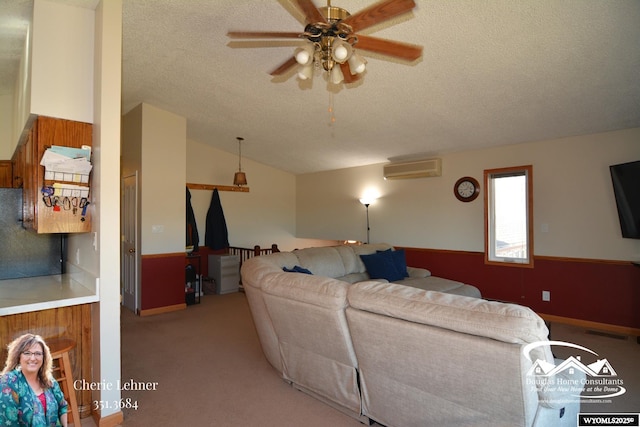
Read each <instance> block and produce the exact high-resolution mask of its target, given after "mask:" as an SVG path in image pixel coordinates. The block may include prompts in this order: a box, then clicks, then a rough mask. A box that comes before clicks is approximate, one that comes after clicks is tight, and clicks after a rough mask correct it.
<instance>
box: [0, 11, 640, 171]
mask: <svg viewBox="0 0 640 427" xmlns="http://www.w3.org/2000/svg"><path fill="white" fill-rule="evenodd" d="M313 1H314V3H315V4H316V6H325V5H326V3H324V2H322V1H321V0H313ZM64 2H65V3H71V4H74V5H79V4H84V5H85V6H86V5H87V4H95V1H94V0H86V1H83V0H64ZM374 2H375V0H333V2H332V5H333V6H339V7H342V8H344V9H347V10H348V11H349V12H351V13H355V12H357V11H359V10H361V9H364V8H365V7H367V6H370V5H371V4H373V3H374ZM25 3H30V2H29V1H28V0H2V11H0V27H1V26H2V23H3V22H4V20H3V19H4V17H6V15H7V14H10V13H15V11H17V10H18V9H20V7H18V6H20V5H22V6H24V4H25ZM416 3H417V7H416V8H415V9H414V10H413V12H411V13H409V14H407V15H404V16H401V17H398V18H395V19H393V20H391V21H388V22H385V23H383V24H379V25H377V26H374V27H371V28H368V29H367V30H365V31H363V32H362V33H363V34H366V35H372V36H375V37H380V38H388V39H392V40H397V41H403V42H407V43H412V44H418V45H422V46H423V47H424V51H423V55H422V57H421V58H420V59H418V60H417V61H414V62H410V63H407V62H403V61H399V60H390V59H389V58H387V57H384V56H382V55H379V54H369V53H365V52H359V53H363V54H364V56H365V57H366V59H367V61H368V64H367V71H366V72H365V74H364V77H363V78H362V79H361V80H360V81H358V82H357V83H352V84H348V85H343V86H341V87H340V88H339V89H337V90H336V89H335V88H334V89H332V88H330V87H329V86H328V84H327V82H326V81H325V79H324V76H322V75H320V74H318V75H316V76H315V77H314V78H313V80H312V81H304V82H301V81H299V80H297V78H296V76H295V71H294V70H292V71H291V72H290V73H288V74H286V75H284V76H281V77H276V78H274V77H271V76H270V75H269V72H270V71H272V70H273V69H274V68H276V67H277V66H279V65H280V64H281V63H282V62H284V61H285V60H286V59H287V58H289V57H291V56H292V54H293V51H294V49H295V47H296V46H298V45H300V44H301V43H302V42H301V41H298V40H295V39H294V40H284V41H283V40H277V41H269V40H258V41H239V40H232V39H229V38H228V37H227V35H226V34H227V32H228V31H230V30H251V31H302V30H303V28H304V16H303V14H302V12H300V11H299V10H298V8H297V7H296V5H295V2H294V1H290V0H189V1H185V0H153V1H152V0H124V1H123V26H124V29H123V87H122V102H123V106H122V107H123V112H126V111H128V110H129V109H131V108H132V107H134V106H136V105H138V104H139V103H141V102H146V103H149V104H152V105H154V106H156V107H159V108H162V109H165V110H168V111H171V112H173V113H176V114H178V115H181V116H183V117H186V118H187V128H188V138H189V139H192V140H195V141H199V142H202V143H206V144H210V145H212V146H214V147H217V148H219V149H222V150H225V151H229V152H232V153H235V152H237V141H236V137H237V136H241V137H244V138H245V141H244V143H243V146H242V152H243V157H246V158H250V159H252V160H255V161H258V162H261V163H264V164H267V165H270V166H273V167H275V168H278V169H282V170H285V171H289V172H292V173H295V174H299V173H306V172H315V171H322V170H331V169H338V168H345V167H353V166H360V165H366V164H372V163H381V162H385V161H388V160H389V159H404V158H419V157H426V156H432V155H437V154H438V153H443V152H447V151H454V150H467V149H476V148H483V147H489V146H494V145H505V144H517V143H522V142H529V141H538V140H547V139H554V138H559V137H565V136H573V135H582V134H591V133H598V132H605V131H610V130H616V129H623V128H630V127H639V126H640V72H639V71H638V70H640V25H638V23H639V22H640V2H638V1H637V0H616V1H615V2H613V1H608V0H564V1H558V0H523V1H517V2H514V1H512V0H486V1H475V0H433V1H427V0H417V1H416ZM5 5H7V7H5ZM11 5H13V6H15V7H13V6H11ZM9 35H10V34H8V33H7V32H6V31H5V30H4V28H2V32H0V38H1V39H2V40H1V41H0V43H1V44H0V49H2V50H1V51H0V52H3V54H2V58H1V59H2V61H1V62H2V63H0V73H1V74H0V80H2V81H3V83H5V82H4V76H5V75H6V73H8V71H7V68H6V65H4V62H6V61H5V56H6V55H4V50H5V46H7V45H8V44H9V43H8V41H9V39H10V37H9ZM356 49H357V46H356ZM330 105H331V106H332V107H333V115H334V116H335V122H332V121H331V114H330V113H329V111H328V109H329V106H330ZM639 144H640V141H639Z"/></svg>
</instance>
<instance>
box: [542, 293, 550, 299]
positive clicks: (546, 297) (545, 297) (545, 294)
mask: <svg viewBox="0 0 640 427" xmlns="http://www.w3.org/2000/svg"><path fill="white" fill-rule="evenodd" d="M542 301H551V292H549V291H542Z"/></svg>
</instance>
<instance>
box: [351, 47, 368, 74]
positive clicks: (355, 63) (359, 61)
mask: <svg viewBox="0 0 640 427" xmlns="http://www.w3.org/2000/svg"><path fill="white" fill-rule="evenodd" d="M348 63H349V70H351V74H362V73H364V70H365V69H366V64H367V61H366V60H365V59H364V58H363V57H362V56H360V55H358V54H357V53H355V52H354V53H353V54H352V55H351V56H350V57H349V60H348Z"/></svg>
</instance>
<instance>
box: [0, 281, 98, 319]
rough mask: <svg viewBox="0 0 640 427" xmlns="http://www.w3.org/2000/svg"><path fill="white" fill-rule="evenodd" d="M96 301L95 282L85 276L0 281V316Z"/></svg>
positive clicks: (96, 283)
mask: <svg viewBox="0 0 640 427" xmlns="http://www.w3.org/2000/svg"><path fill="white" fill-rule="evenodd" d="M98 300H99V294H98V279H97V278H95V277H92V276H91V275H89V274H87V273H74V274H56V275H51V276H38V277H26V278H23V279H5V280H0V316H6V315H10V314H18V313H27V312H32V311H39V310H46V309H50V308H58V307H67V306H71V305H78V304H86V303H92V302H96V301H98Z"/></svg>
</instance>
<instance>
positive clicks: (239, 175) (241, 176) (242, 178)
mask: <svg viewBox="0 0 640 427" xmlns="http://www.w3.org/2000/svg"><path fill="white" fill-rule="evenodd" d="M233 185H237V186H238V187H240V186H241V185H247V175H246V174H245V173H244V172H242V171H238V172H236V173H235V175H233Z"/></svg>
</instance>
